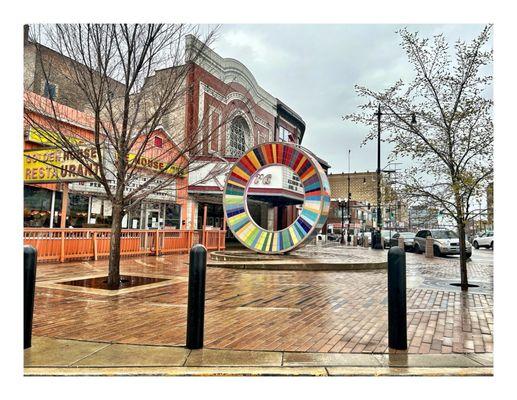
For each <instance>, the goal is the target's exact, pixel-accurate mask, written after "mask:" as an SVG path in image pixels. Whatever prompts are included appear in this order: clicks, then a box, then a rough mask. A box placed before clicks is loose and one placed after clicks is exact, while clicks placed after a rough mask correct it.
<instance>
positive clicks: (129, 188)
mask: <svg viewBox="0 0 517 400" xmlns="http://www.w3.org/2000/svg"><path fill="white" fill-rule="evenodd" d="M148 179H149V177H147V176H145V175H140V176H135V177H133V179H132V180H131V182H129V183H127V184H126V186H125V187H124V195H125V196H127V195H129V194H131V192H133V191H135V190H137V189H138V188H139V187H141V186H142V185H143V184H144V183H146V182H147V180H148ZM108 185H109V187H110V189H112V190H115V189H116V185H115V181H114V180H111V179H110V180H108ZM163 186H166V187H163ZM69 188H70V191H71V192H74V193H80V194H84V195H98V196H106V191H105V190H104V187H103V186H102V185H101V184H100V183H98V182H76V183H71V184H70V186H69ZM144 191H146V192H148V191H150V192H151V193H149V194H148V195H147V196H146V198H145V199H146V200H148V201H157V202H165V203H174V202H176V200H177V197H176V182H174V181H172V182H169V181H168V180H163V179H160V178H156V179H155V180H153V181H152V182H151V183H150V184H149V185H148V186H147V188H146V189H145V190H144Z"/></svg>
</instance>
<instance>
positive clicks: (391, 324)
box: [388, 246, 407, 350]
mask: <svg viewBox="0 0 517 400" xmlns="http://www.w3.org/2000/svg"><path fill="white" fill-rule="evenodd" d="M388 345H389V347H390V348H392V349H397V350H406V349H407V308H406V253H405V252H404V250H402V249H401V248H400V247H397V246H395V247H392V248H391V249H390V250H389V251H388Z"/></svg>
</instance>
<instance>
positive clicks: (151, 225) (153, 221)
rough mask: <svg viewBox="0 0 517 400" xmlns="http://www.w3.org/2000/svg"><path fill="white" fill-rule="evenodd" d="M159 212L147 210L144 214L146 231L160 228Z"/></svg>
mask: <svg viewBox="0 0 517 400" xmlns="http://www.w3.org/2000/svg"><path fill="white" fill-rule="evenodd" d="M160 219H161V218H160V210H159V209H158V210H147V213H146V226H147V229H158V228H159V227H160V222H162V223H163V220H162V221H160Z"/></svg>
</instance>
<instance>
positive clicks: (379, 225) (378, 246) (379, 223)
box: [374, 103, 416, 249]
mask: <svg viewBox="0 0 517 400" xmlns="http://www.w3.org/2000/svg"><path fill="white" fill-rule="evenodd" d="M383 114H384V115H397V116H398V117H403V116H406V115H405V114H404V115H402V114H386V113H382V112H381V105H380V103H379V104H378V105H377V112H376V113H374V115H375V116H376V117H377V228H378V230H379V239H380V231H381V230H382V212H381V116H382V115H383ZM408 115H410V116H411V124H416V115H415V113H411V114H408ZM383 247H384V246H383V243H382V239H380V240H377V241H376V243H375V247H374V248H376V249H382V248H383Z"/></svg>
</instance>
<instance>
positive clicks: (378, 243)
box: [372, 231, 384, 250]
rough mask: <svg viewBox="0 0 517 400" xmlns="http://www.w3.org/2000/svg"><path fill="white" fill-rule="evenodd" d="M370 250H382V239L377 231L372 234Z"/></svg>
mask: <svg viewBox="0 0 517 400" xmlns="http://www.w3.org/2000/svg"><path fill="white" fill-rule="evenodd" d="M372 249H377V250H383V249H384V239H383V238H382V236H381V233H380V232H379V231H374V232H372Z"/></svg>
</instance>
